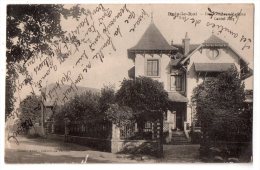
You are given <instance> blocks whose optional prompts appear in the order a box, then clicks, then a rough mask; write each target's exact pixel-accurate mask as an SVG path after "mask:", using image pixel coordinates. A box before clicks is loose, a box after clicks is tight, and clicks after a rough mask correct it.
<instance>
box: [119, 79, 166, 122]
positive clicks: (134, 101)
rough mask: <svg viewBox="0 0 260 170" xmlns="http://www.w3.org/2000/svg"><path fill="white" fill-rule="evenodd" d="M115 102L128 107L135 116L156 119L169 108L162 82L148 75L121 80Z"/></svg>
mask: <svg viewBox="0 0 260 170" xmlns="http://www.w3.org/2000/svg"><path fill="white" fill-rule="evenodd" d="M116 102H117V103H118V104H119V105H120V106H128V107H130V108H131V109H133V111H134V113H135V114H136V115H135V116H136V117H137V118H143V119H146V118H149V119H158V117H160V116H161V115H162V113H163V112H165V111H167V110H168V109H169V104H168V103H169V101H168V93H167V92H166V91H165V90H164V88H163V84H162V83H160V82H158V81H156V80H153V79H151V78H148V77H137V78H135V79H134V80H126V79H125V80H123V82H122V84H121V88H120V89H119V90H118V92H117V93H116Z"/></svg>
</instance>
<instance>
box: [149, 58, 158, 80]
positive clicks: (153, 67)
mask: <svg viewBox="0 0 260 170" xmlns="http://www.w3.org/2000/svg"><path fill="white" fill-rule="evenodd" d="M147 76H159V60H147Z"/></svg>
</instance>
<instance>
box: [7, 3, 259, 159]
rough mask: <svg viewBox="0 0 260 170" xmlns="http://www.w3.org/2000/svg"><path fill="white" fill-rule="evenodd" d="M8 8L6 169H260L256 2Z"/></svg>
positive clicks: (34, 5) (47, 5) (11, 5)
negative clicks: (258, 155) (258, 162)
mask: <svg viewBox="0 0 260 170" xmlns="http://www.w3.org/2000/svg"><path fill="white" fill-rule="evenodd" d="M4 8H6V15H5V18H4V20H6V40H5V49H6V51H5V54H6V56H5V61H6V63H5V66H6V67H5V68H4V69H5V70H6V71H5V72H6V74H5V94H4V93H3V92H4V91H3V92H2V93H3V95H5V122H3V123H4V132H5V134H4V135H3V137H4V162H5V164H42V163H55V164H61V163H63V164H64V163H65V164H82V163H83V164H86V163H99V164H104V163H111V164H118V163H133V164H145V163H146V164H147V163H149V164H150V163H152V164H162V163H171V164H175V163H185V164H186V163H187V164H189V163H222V164H225V163H246V164H252V163H253V161H255V159H254V157H253V143H252V142H253V101H254V100H253V99H254V98H253V92H254V86H253V83H254V82H253V80H254V16H255V14H254V8H255V5H254V4H253V3H251V4H250V3H244V4H239V3H228V4H223V3H213V4H212V3H211V4H206V3H204V4H191V3H190V4H189V3H187V4H83V3H82V4H66V3H64V4H7V5H6V6H5V7H4Z"/></svg>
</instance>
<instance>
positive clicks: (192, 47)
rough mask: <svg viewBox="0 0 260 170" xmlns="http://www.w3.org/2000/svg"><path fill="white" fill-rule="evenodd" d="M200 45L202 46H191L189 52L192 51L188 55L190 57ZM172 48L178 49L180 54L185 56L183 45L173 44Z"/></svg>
mask: <svg viewBox="0 0 260 170" xmlns="http://www.w3.org/2000/svg"><path fill="white" fill-rule="evenodd" d="M199 45H200V44H190V47H189V50H190V51H189V52H188V55H189V54H190V53H192V52H193V51H194V50H195V49H196V48H198V46H199ZM172 46H173V47H176V48H178V51H179V52H180V53H182V54H184V48H183V45H182V44H173V45H172Z"/></svg>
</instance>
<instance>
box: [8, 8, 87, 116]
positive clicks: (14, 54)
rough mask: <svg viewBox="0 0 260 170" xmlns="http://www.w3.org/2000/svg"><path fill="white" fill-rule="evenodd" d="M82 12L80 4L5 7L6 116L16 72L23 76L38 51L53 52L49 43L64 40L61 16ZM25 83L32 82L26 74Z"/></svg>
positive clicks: (17, 74) (11, 100)
mask: <svg viewBox="0 0 260 170" xmlns="http://www.w3.org/2000/svg"><path fill="white" fill-rule="evenodd" d="M82 12H83V11H82V10H81V9H80V8H79V6H74V7H73V8H71V9H69V10H68V9H65V8H63V5H42V4H41V5H34V4H31V5H8V6H7V18H6V22H7V27H6V49H7V50H6V62H7V74H6V107H5V108H6V111H5V113H6V114H5V118H7V116H8V115H10V114H11V112H12V111H13V109H14V106H13V104H14V102H15V98H14V93H15V92H16V88H15V87H16V79H17V78H18V76H19V74H23V75H26V73H27V70H26V67H25V64H26V62H27V61H28V60H29V59H30V58H31V57H32V56H36V55H39V54H40V53H41V54H46V55H54V50H53V49H52V47H51V44H52V43H53V42H55V41H62V40H63V39H64V33H65V31H63V30H62V27H61V25H60V21H61V17H62V16H64V17H65V18H67V17H70V16H72V17H74V18H76V19H77V18H78V16H79V15H81V14H82ZM18 65H19V69H17V67H18ZM25 83H26V84H30V83H31V78H30V76H26V80H25Z"/></svg>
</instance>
